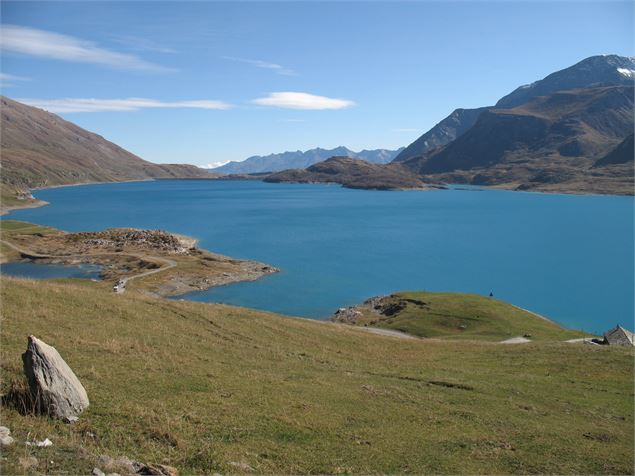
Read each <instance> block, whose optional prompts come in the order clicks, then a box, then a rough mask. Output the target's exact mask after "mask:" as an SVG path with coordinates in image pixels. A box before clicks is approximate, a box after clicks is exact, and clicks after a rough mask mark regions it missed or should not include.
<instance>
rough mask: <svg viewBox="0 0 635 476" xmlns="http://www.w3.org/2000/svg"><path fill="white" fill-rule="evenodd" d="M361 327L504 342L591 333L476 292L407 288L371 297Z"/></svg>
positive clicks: (358, 319) (358, 320)
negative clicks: (517, 337) (564, 325)
mask: <svg viewBox="0 0 635 476" xmlns="http://www.w3.org/2000/svg"><path fill="white" fill-rule="evenodd" d="M354 309H355V310H356V311H359V314H357V316H356V318H355V319H354V322H351V323H353V324H355V325H358V326H371V327H379V328H382V329H391V330H395V331H401V332H405V333H407V334H411V335H414V336H417V337H437V338H448V339H471V340H474V339H477V340H489V341H501V340H504V339H508V338H510V337H516V336H523V335H527V336H528V337H530V338H531V340H543V341H544V340H551V341H563V340H567V339H575V338H577V337H583V336H584V335H585V334H583V333H581V332H578V331H572V330H569V329H563V328H562V327H560V326H559V325H557V324H556V323H554V322H552V321H549V320H547V319H545V318H543V317H540V316H538V315H536V314H534V313H532V312H529V311H525V310H523V309H520V308H518V307H516V306H513V305H511V304H508V303H506V302H503V301H499V300H498V299H494V298H490V297H486V296H479V295H476V294H460V293H432V292H425V291H419V292H402V293H395V294H392V295H390V296H386V297H385V298H381V299H375V300H373V301H372V302H370V301H367V303H364V304H363V305H360V306H356V307H355V308H354Z"/></svg>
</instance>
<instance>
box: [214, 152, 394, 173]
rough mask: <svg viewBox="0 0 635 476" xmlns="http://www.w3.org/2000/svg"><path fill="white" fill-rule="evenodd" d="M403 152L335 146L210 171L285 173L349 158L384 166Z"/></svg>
mask: <svg viewBox="0 0 635 476" xmlns="http://www.w3.org/2000/svg"><path fill="white" fill-rule="evenodd" d="M402 149H403V148H402ZM402 149H398V150H396V151H394V150H388V149H371V150H369V149H363V150H361V151H359V152H355V151H353V150H351V149H349V148H348V147H345V146H338V147H335V148H333V149H323V148H321V147H315V148H313V149H309V150H306V151H301V150H297V151H286V152H281V153H273V154H269V155H254V156H251V157H248V158H247V159H245V160H243V161H240V162H237V161H232V162H229V163H227V164H224V165H221V166H220V167H215V168H212V169H210V170H211V171H212V172H215V173H222V174H254V173H264V172H280V171H282V170H287V169H304V168H307V167H310V166H311V165H313V164H316V163H318V162H322V161H324V160H326V159H328V158H330V157H351V158H354V159H362V160H365V161H367V162H369V163H375V164H386V163H389V162H391V161H392V160H393V159H394V158H395V157H396V156H397V154H398V153H399V152H400V151H401V150H402Z"/></svg>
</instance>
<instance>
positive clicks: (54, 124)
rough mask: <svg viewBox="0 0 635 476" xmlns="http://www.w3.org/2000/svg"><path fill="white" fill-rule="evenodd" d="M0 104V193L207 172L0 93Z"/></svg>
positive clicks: (206, 175)
mask: <svg viewBox="0 0 635 476" xmlns="http://www.w3.org/2000/svg"><path fill="white" fill-rule="evenodd" d="M0 104H1V106H2V114H1V122H0V125H1V126H2V137H1V150H2V177H1V181H0V183H1V184H2V188H3V199H6V198H9V199H10V197H11V194H22V195H24V194H25V193H27V192H28V190H30V189H32V188H39V187H49V186H58V185H73V184H79V183H93V182H120V181H128V180H148V179H168V178H209V177H210V174H209V172H207V171H206V170H204V169H201V168H199V167H196V166H194V165H186V164H154V163H152V162H148V161H146V160H143V159H142V158H141V157H138V156H137V155H135V154H132V153H131V152H128V151H127V150H125V149H124V148H122V147H120V146H118V145H117V144H114V143H113V142H110V141H108V140H107V139H105V138H103V137H102V136H100V135H98V134H95V133H94V132H90V131H87V130H85V129H83V128H81V127H79V126H77V125H76V124H73V123H72V122H69V121H66V120H65V119H62V118H61V117H60V116H57V115H55V114H52V113H50V112H47V111H45V110H43V109H39V108H35V107H32V106H27V105H26V104H22V103H20V102H18V101H15V100H13V99H10V98H8V97H5V96H0ZM5 191H8V192H5Z"/></svg>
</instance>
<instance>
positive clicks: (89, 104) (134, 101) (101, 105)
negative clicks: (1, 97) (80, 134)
mask: <svg viewBox="0 0 635 476" xmlns="http://www.w3.org/2000/svg"><path fill="white" fill-rule="evenodd" d="M18 101H20V102H23V103H24V104H28V105H29V106H34V107H39V108H42V109H46V110H47V111H50V112H57V113H65V112H109V111H138V110H140V109H230V108H231V107H232V105H231V104H228V103H226V102H223V101H214V100H208V99H203V100H196V101H158V100H156V99H145V98H127V99H83V98H64V99H28V98H27V99H18Z"/></svg>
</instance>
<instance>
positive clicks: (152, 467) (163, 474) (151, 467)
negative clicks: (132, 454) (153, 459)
mask: <svg viewBox="0 0 635 476" xmlns="http://www.w3.org/2000/svg"><path fill="white" fill-rule="evenodd" d="M135 467H137V474H143V475H148V476H178V474H179V471H178V470H177V469H176V468H174V467H172V466H166V465H163V464H154V463H146V464H144V463H137V464H135Z"/></svg>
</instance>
